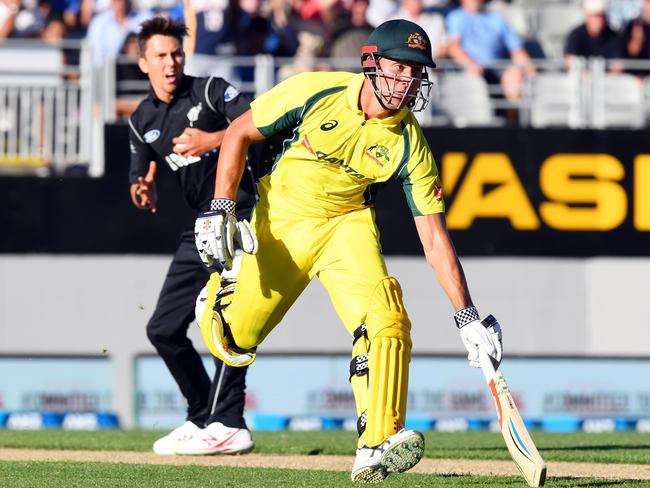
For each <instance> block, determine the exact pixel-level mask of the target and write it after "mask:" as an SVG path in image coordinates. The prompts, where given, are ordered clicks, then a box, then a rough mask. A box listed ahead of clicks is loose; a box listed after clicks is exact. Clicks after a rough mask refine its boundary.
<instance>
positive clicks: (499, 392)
mask: <svg viewBox="0 0 650 488" xmlns="http://www.w3.org/2000/svg"><path fill="white" fill-rule="evenodd" d="M492 371H494V369H492ZM486 377H487V375H486ZM489 386H490V390H491V392H492V396H493V397H494V403H495V406H496V409H497V416H498V419H499V425H500V426H501V434H502V435H503V439H504V440H505V443H506V447H507V448H508V451H509V452H510V455H511V456H512V459H513V461H514V462H515V464H516V465H517V468H519V471H520V472H521V474H522V475H523V477H524V478H525V480H526V482H527V483H528V485H529V486H543V485H544V481H546V463H545V462H544V459H542V456H540V455H539V452H538V451H537V447H535V443H534V442H533V440H532V438H531V437H530V434H529V433H528V429H526V425H525V424H524V421H523V420H522V418H521V415H520V414H519V410H518V409H517V405H516V404H515V401H514V399H513V398H512V395H511V394H510V390H509V389H508V384H507V383H506V380H505V378H504V377H503V374H501V372H500V371H497V372H495V373H494V375H493V377H492V379H491V380H490V381H489Z"/></svg>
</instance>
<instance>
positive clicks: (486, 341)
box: [415, 213, 503, 368]
mask: <svg viewBox="0 0 650 488" xmlns="http://www.w3.org/2000/svg"><path fill="white" fill-rule="evenodd" d="M415 226H416V227H417V230H418V235H419V236H420V241H421V242H422V247H423V248H424V254H425V257H426V259H427V262H428V263H429V265H430V266H431V267H432V268H433V271H434V272H435V273H436V278H437V279H438V282H439V283H440V286H442V289H443V290H444V291H445V293H446V294H447V296H448V297H449V300H450V301H451V303H452V305H453V306H454V309H455V311H456V313H455V314H454V320H455V322H456V325H457V326H458V328H459V330H460V337H461V340H462V341H463V345H464V346H465V348H466V349H467V353H468V354H467V359H468V360H469V363H470V365H471V366H474V367H476V368H478V367H480V360H479V350H480V351H482V352H484V353H486V354H487V355H488V356H490V358H491V359H492V362H493V364H494V365H495V368H498V365H499V363H500V362H501V356H502V350H503V347H502V344H501V327H500V326H499V324H498V322H495V325H493V326H490V327H487V328H486V326H484V324H483V323H482V322H481V320H480V316H479V314H478V311H477V310H476V308H475V307H474V305H473V303H472V298H471V297H470V294H469V289H468V287H467V281H466V279H465V273H464V272H463V267H462V266H461V264H460V260H459V259H458V255H457V254H456V249H454V245H453V244H452V242H451V238H450V237H449V232H447V224H446V222H445V216H444V214H442V213H439V214H432V215H424V216H418V217H415Z"/></svg>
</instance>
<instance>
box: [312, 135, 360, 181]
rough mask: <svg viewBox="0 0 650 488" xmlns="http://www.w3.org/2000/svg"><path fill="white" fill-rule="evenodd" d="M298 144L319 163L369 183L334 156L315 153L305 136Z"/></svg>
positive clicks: (321, 152)
mask: <svg viewBox="0 0 650 488" xmlns="http://www.w3.org/2000/svg"><path fill="white" fill-rule="evenodd" d="M300 144H302V145H303V146H305V148H306V149H307V151H309V152H310V153H312V154H313V155H314V156H316V158H317V159H318V160H319V161H324V162H326V163H330V164H335V165H337V166H339V167H341V168H343V170H344V171H345V172H346V173H348V174H349V175H351V176H354V177H355V178H357V179H360V180H368V181H371V180H370V178H368V177H367V176H365V175H362V174H361V173H359V172H358V171H357V170H355V169H354V168H353V167H351V166H350V165H349V164H347V163H346V162H345V161H343V160H342V159H340V158H337V157H334V156H330V155H329V154H327V153H324V152H323V151H317V150H316V151H315V150H314V148H313V147H312V145H311V143H310V142H309V139H308V138H307V135H306V134H305V136H304V137H303V138H302V141H300Z"/></svg>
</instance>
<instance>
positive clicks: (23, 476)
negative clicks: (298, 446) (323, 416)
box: [0, 462, 649, 488]
mask: <svg viewBox="0 0 650 488" xmlns="http://www.w3.org/2000/svg"><path fill="white" fill-rule="evenodd" d="M0 486H7V487H9V486H10V487H12V488H28V487H29V488H32V487H41V486H47V487H48V488H73V487H79V488H82V487H83V488H92V487H109V486H110V487H111V488H113V487H124V488H128V487H133V488H136V487H138V488H139V487H143V486H145V487H149V486H153V487H156V488H165V487H187V488H200V487H204V486H205V487H208V486H209V487H215V486H218V487H219V488H238V487H245V486H246V487H248V486H249V487H255V488H258V487H262V488H265V487H268V488H286V487H287V486H291V487H292V488H299V487H319V488H320V487H346V486H349V487H352V486H355V487H357V488H358V487H359V486H360V485H358V484H352V483H351V482H350V478H349V474H348V473H342V472H330V471H300V470H290V469H252V468H247V469H242V468H227V467H205V466H167V465H156V466H153V465H141V464H134V465H130V464H117V463H77V462H75V463H72V462H66V463H63V462H0ZM381 486H382V487H386V488H392V487H401V488H418V487H445V488H449V487H451V488H454V487H477V488H478V487H488V488H490V487H513V488H515V487H521V486H526V484H525V483H524V482H523V480H522V479H521V478H519V477H486V476H455V475H446V476H442V475H425V474H412V473H405V474H400V475H391V476H389V477H388V478H387V479H386V481H385V482H384V483H383V484H382V485H381ZM545 486H548V487H567V488H568V487H607V486H612V487H622V486H633V487H637V486H638V487H640V486H649V483H647V482H641V481H639V482H634V481H604V480H597V479H579V480H576V479H551V480H548V481H547V483H546V485H545Z"/></svg>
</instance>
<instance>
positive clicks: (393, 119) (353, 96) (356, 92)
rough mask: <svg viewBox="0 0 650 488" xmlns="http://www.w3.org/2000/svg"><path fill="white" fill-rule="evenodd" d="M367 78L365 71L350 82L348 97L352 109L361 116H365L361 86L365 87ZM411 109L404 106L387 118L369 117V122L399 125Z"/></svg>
mask: <svg viewBox="0 0 650 488" xmlns="http://www.w3.org/2000/svg"><path fill="white" fill-rule="evenodd" d="M365 79H366V76H365V75H364V74H363V73H359V74H356V75H354V77H353V78H352V80H350V83H349V84H348V88H347V93H346V99H347V102H348V105H349V107H350V109H351V110H352V111H353V112H354V113H355V114H357V115H358V116H359V117H363V118H365V115H364V113H363V111H362V110H361V109H360V108H359V96H360V94H361V88H362V87H363V82H364V80H365ZM408 112H409V110H408V109H407V108H402V109H400V110H398V111H397V112H395V113H393V114H392V115H390V116H388V117H386V118H385V119H377V118H373V119H368V122H373V123H377V124H382V125H391V126H394V125H397V124H399V123H400V122H401V121H402V119H404V117H406V115H407V114H408Z"/></svg>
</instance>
